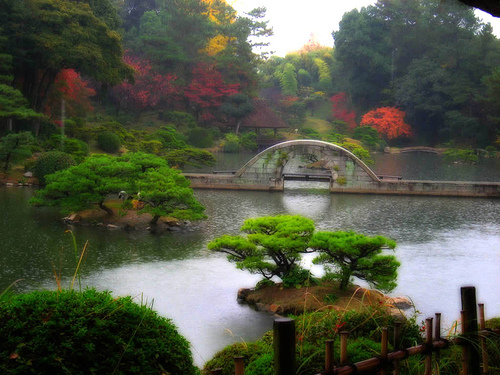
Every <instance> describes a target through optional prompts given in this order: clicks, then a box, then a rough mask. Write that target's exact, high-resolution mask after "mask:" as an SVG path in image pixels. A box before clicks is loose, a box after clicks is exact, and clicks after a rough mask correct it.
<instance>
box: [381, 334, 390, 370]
mask: <svg viewBox="0 0 500 375" xmlns="http://www.w3.org/2000/svg"><path fill="white" fill-rule="evenodd" d="M388 344H389V341H388V338H387V327H382V347H381V351H380V358H381V359H382V361H385V360H387V354H388V353H389V349H388ZM386 374H387V370H386V366H385V364H384V366H383V367H382V368H381V369H380V375H386Z"/></svg>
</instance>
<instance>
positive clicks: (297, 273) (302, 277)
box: [283, 267, 316, 288]
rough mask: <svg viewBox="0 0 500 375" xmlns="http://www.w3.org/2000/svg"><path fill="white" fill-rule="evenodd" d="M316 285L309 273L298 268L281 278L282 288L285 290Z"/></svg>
mask: <svg viewBox="0 0 500 375" xmlns="http://www.w3.org/2000/svg"><path fill="white" fill-rule="evenodd" d="M314 284H316V279H314V277H313V276H312V274H311V272H310V271H308V270H305V269H303V268H300V267H295V268H293V269H292V270H291V271H290V272H288V274H286V275H285V276H284V277H283V286H284V287H285V288H300V287H302V286H309V285H314Z"/></svg>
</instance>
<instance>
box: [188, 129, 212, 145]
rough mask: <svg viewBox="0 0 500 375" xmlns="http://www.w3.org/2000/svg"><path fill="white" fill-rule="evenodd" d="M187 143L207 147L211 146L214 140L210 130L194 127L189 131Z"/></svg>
mask: <svg viewBox="0 0 500 375" xmlns="http://www.w3.org/2000/svg"><path fill="white" fill-rule="evenodd" d="M188 143H189V144H190V145H192V146H194V147H199V148H208V147H212V145H213V143H214V140H213V138H212V134H211V133H210V130H208V129H205V128H199V127H196V128H193V129H191V131H190V132H189V137H188Z"/></svg>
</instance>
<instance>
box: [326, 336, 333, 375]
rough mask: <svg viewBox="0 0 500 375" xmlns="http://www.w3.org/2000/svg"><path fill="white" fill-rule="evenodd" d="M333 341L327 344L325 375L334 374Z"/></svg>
mask: <svg viewBox="0 0 500 375" xmlns="http://www.w3.org/2000/svg"><path fill="white" fill-rule="evenodd" d="M333 342H334V341H333V340H326V343H325V374H328V375H330V374H333Z"/></svg>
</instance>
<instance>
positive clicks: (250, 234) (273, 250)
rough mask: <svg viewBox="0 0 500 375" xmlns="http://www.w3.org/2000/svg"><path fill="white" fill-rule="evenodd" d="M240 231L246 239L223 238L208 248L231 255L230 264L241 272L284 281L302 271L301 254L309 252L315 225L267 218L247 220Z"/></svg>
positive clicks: (302, 219)
mask: <svg viewBox="0 0 500 375" xmlns="http://www.w3.org/2000/svg"><path fill="white" fill-rule="evenodd" d="M241 231H243V232H245V233H247V236H246V237H242V236H229V235H224V236H222V237H219V238H216V239H215V240H213V241H212V242H210V243H209V244H208V248H209V249H210V250H212V251H217V252H221V253H226V254H228V257H227V258H228V260H229V261H230V262H235V263H236V266H237V267H238V268H239V269H244V270H248V271H250V272H251V273H257V274H260V275H262V276H263V277H264V278H266V279H271V278H272V277H273V276H277V277H279V278H280V279H282V280H283V279H284V278H286V277H287V276H288V275H289V274H290V273H291V272H292V271H294V270H298V269H300V266H299V262H300V259H301V254H303V253H307V252H309V250H308V243H309V240H310V239H311V236H312V233H313V231H314V222H313V221H312V220H310V219H307V218H305V217H302V216H299V215H296V216H290V215H278V216H266V217H260V218H253V219H247V220H245V222H244V223H243V226H242V227H241Z"/></svg>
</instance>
